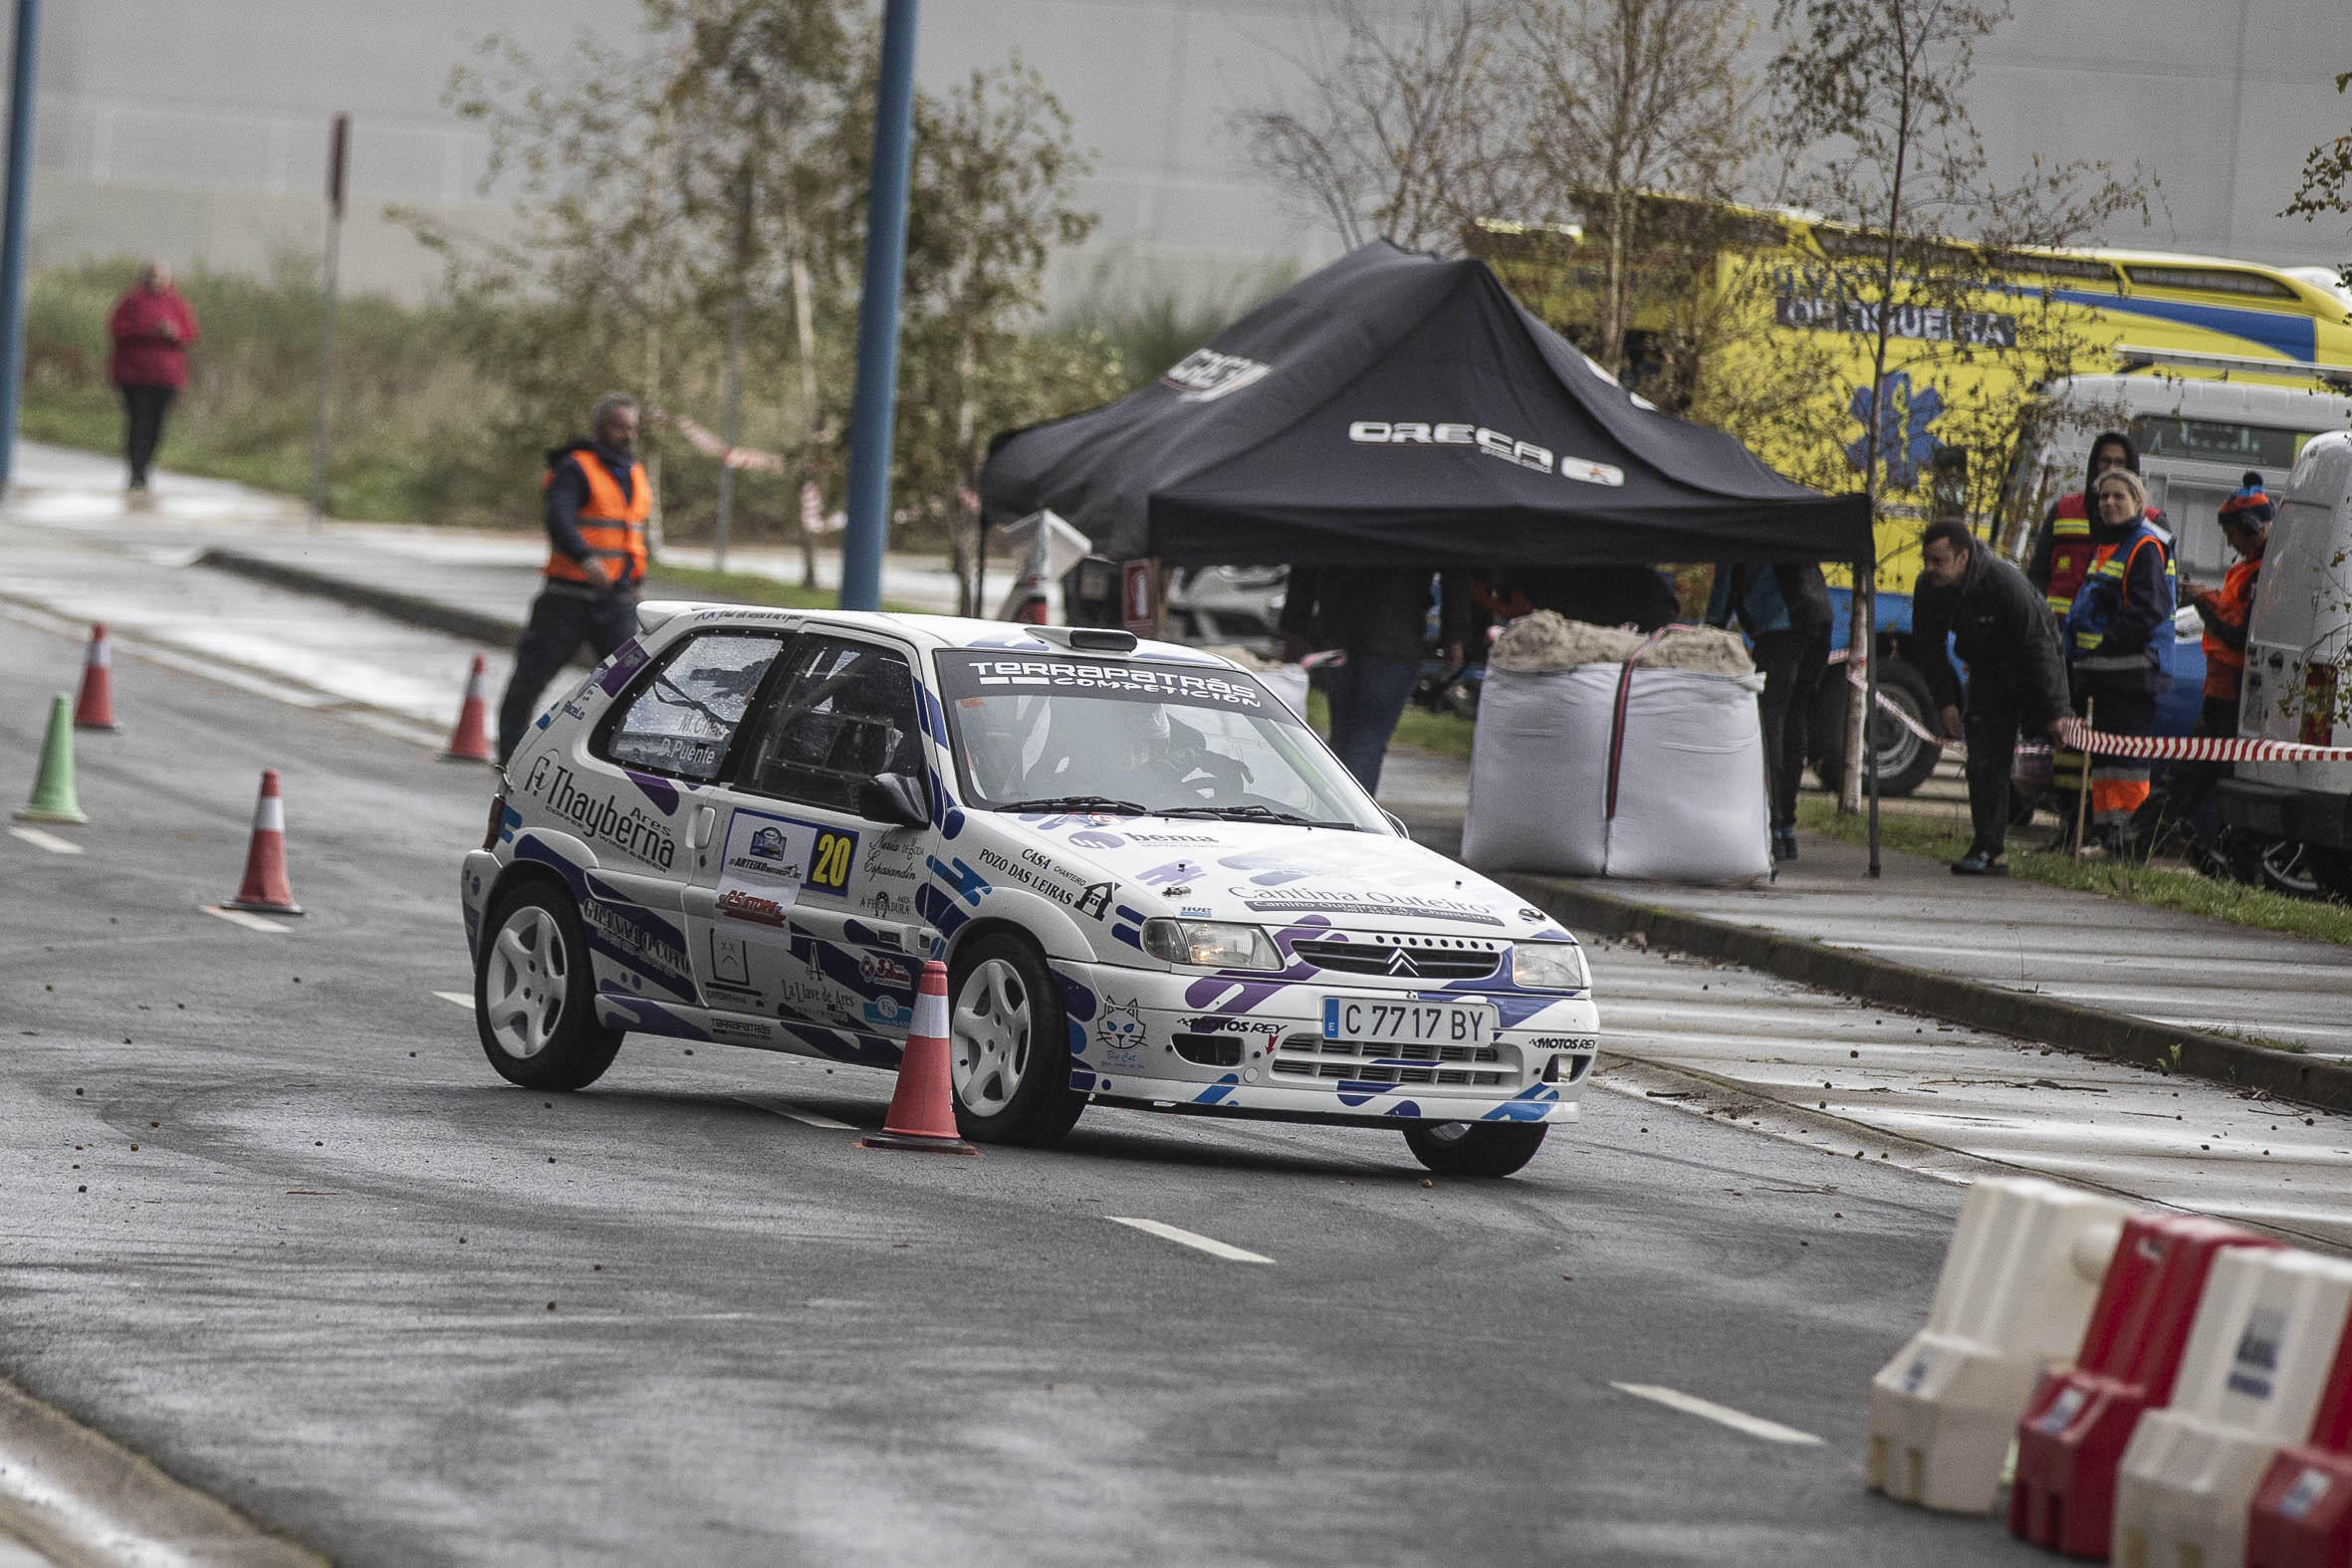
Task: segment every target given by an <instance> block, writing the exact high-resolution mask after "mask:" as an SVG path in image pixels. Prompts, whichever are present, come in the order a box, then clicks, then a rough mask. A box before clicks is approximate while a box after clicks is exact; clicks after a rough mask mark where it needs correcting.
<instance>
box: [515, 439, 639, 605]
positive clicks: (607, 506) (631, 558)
mask: <svg viewBox="0 0 2352 1568" xmlns="http://www.w3.org/2000/svg"><path fill="white" fill-rule="evenodd" d="M556 463H571V464H573V465H574V466H575V467H577V468H578V469H579V470H580V472H581V475H582V476H583V477H584V478H585V479H587V481H588V500H587V501H586V502H585V503H583V504H582V506H581V509H580V537H581V538H582V539H584V540H586V541H587V542H588V551H589V553H590V555H591V556H593V557H594V558H595V559H596V560H599V561H604V560H612V561H618V562H619V566H618V569H617V570H615V569H612V568H609V567H608V568H606V569H605V570H604V571H602V572H601V573H599V575H601V576H602V577H603V578H604V579H605V580H607V581H611V582H614V583H617V584H618V585H619V586H621V587H624V588H626V587H635V586H636V585H637V584H638V583H640V582H642V581H644V580H645V520H646V519H647V518H649V517H651V516H652V515H653V487H652V485H651V484H649V483H648V482H647V481H646V478H645V465H644V464H642V463H632V464H630V465H629V488H628V493H627V494H626V495H623V494H622V493H621V489H620V485H619V483H618V482H617V481H615V480H614V479H613V477H612V475H611V472H610V471H609V470H607V469H606V468H605V467H604V465H603V464H602V463H600V462H598V461H597V460H596V457H595V454H594V453H593V452H587V451H583V450H582V449H580V448H574V449H573V450H571V451H568V452H566V453H564V454H563V455H562V456H561V457H559V458H557V459H556ZM556 463H551V464H549V465H548V471H547V473H546V474H545V475H543V476H541V478H540V481H539V484H540V488H541V489H542V490H545V489H546V488H547V487H548V486H549V485H550V484H553V483H554V482H555V478H556ZM547 574H548V576H549V577H551V578H552V579H554V580H556V581H558V582H593V581H595V580H596V577H595V576H591V575H590V574H589V572H588V568H587V567H586V566H583V565H582V564H581V563H580V562H579V561H577V560H573V559H572V558H571V557H570V556H567V555H565V554H564V553H563V552H562V551H560V550H552V549H551V550H550V551H549V552H548V558H547Z"/></svg>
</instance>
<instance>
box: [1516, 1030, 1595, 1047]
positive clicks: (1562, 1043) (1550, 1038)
mask: <svg viewBox="0 0 2352 1568" xmlns="http://www.w3.org/2000/svg"><path fill="white" fill-rule="evenodd" d="M1528 1043H1529V1045H1530V1046H1532V1047H1534V1048H1535V1049H1536V1050H1599V1049H1600V1036H1599V1035H1597V1034H1538V1035H1536V1036H1535V1037H1534V1038H1533V1039H1531V1040H1529V1041H1528Z"/></svg>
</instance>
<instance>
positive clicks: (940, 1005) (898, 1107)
mask: <svg viewBox="0 0 2352 1568" xmlns="http://www.w3.org/2000/svg"><path fill="white" fill-rule="evenodd" d="M947 1052H948V1044H947V966H946V965H944V964H942V963H940V962H939V961H938V960H937V959H931V960H927V961H926V962H925V963H924V965H923V979H922V984H921V985H920V987H919V988H918V989H917V990H916V992H915V1019H914V1026H913V1027H912V1028H910V1029H908V1030H907V1034H906V1054H905V1055H904V1056H902V1057H900V1058H899V1061H898V1087H897V1088H896V1089H894V1090H892V1091H891V1094H890V1114H889V1115H887V1116H885V1117H883V1118H882V1130H881V1131H880V1132H878V1133H869V1134H867V1135H866V1136H865V1137H863V1138H860V1139H858V1140H857V1143H858V1146H859V1147H860V1148H865V1149H929V1150H931V1151H932V1152H933V1153H935V1154H978V1153H979V1152H980V1151H979V1150H978V1149H975V1148H973V1147H972V1146H971V1145H970V1144H968V1143H966V1142H964V1140H963V1138H962V1137H961V1136H959V1135H958V1133H957V1132H956V1101H955V1092H956V1091H955V1086H954V1084H953V1083H952V1082H951V1081H950V1080H949V1077H948V1067H947Z"/></svg>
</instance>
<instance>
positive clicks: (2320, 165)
mask: <svg viewBox="0 0 2352 1568" xmlns="http://www.w3.org/2000/svg"><path fill="white" fill-rule="evenodd" d="M2346 89H2352V71H2347V72H2345V73H2344V74H2343V75H2342V76H2340V77H2338V78H2336V91H2337V92H2338V93H2342V92H2344V91H2345V90H2346ZM2329 212H2336V213H2341V212H2352V130H2348V131H2346V132H2344V134H2342V135H2340V136H2337V137H2336V138H2335V139H2334V140H2332V141H2322V142H2321V143H2319V145H2317V146H2315V147H2313V148H2312V149H2311V152H2310V155H2309V156H2307V157H2305V158H2304V159H2303V183H2302V184H2300V185H2298V186H2297V187H2295V194H2294V199H2293V200H2291V201H2289V202H2288V203H2287V204H2286V207H2285V210H2283V211H2282V212H2280V213H2279V214H2278V215H2279V216H2280V217H2282V218H2294V217H2300V218H2303V219H2305V220H2306V221H2308V220H2311V219H2315V218H2317V217H2318V216H2319V215H2320V214H2322V213H2329ZM2338 276H2340V277H2341V278H2342V279H2343V280H2344V282H2345V284H2346V285H2347V286H2352V262H2348V263H2346V264H2345V265H2344V266H2343V267H2341V268H2339V269H2338Z"/></svg>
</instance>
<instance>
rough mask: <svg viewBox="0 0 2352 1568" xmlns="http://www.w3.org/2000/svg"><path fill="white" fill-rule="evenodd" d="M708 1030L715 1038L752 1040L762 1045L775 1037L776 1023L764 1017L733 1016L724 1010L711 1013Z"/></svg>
mask: <svg viewBox="0 0 2352 1568" xmlns="http://www.w3.org/2000/svg"><path fill="white" fill-rule="evenodd" d="M710 1030H711V1038H712V1039H715V1040H754V1041H757V1042H759V1043H760V1044H763V1045H764V1044H766V1043H768V1042H769V1041H770V1040H773V1039H774V1038H776V1025H775V1024H773V1023H771V1022H769V1021H768V1020H767V1019H766V1018H742V1017H733V1016H730V1015H729V1014H727V1013H724V1012H714V1013H712V1014H711V1018H710Z"/></svg>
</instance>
